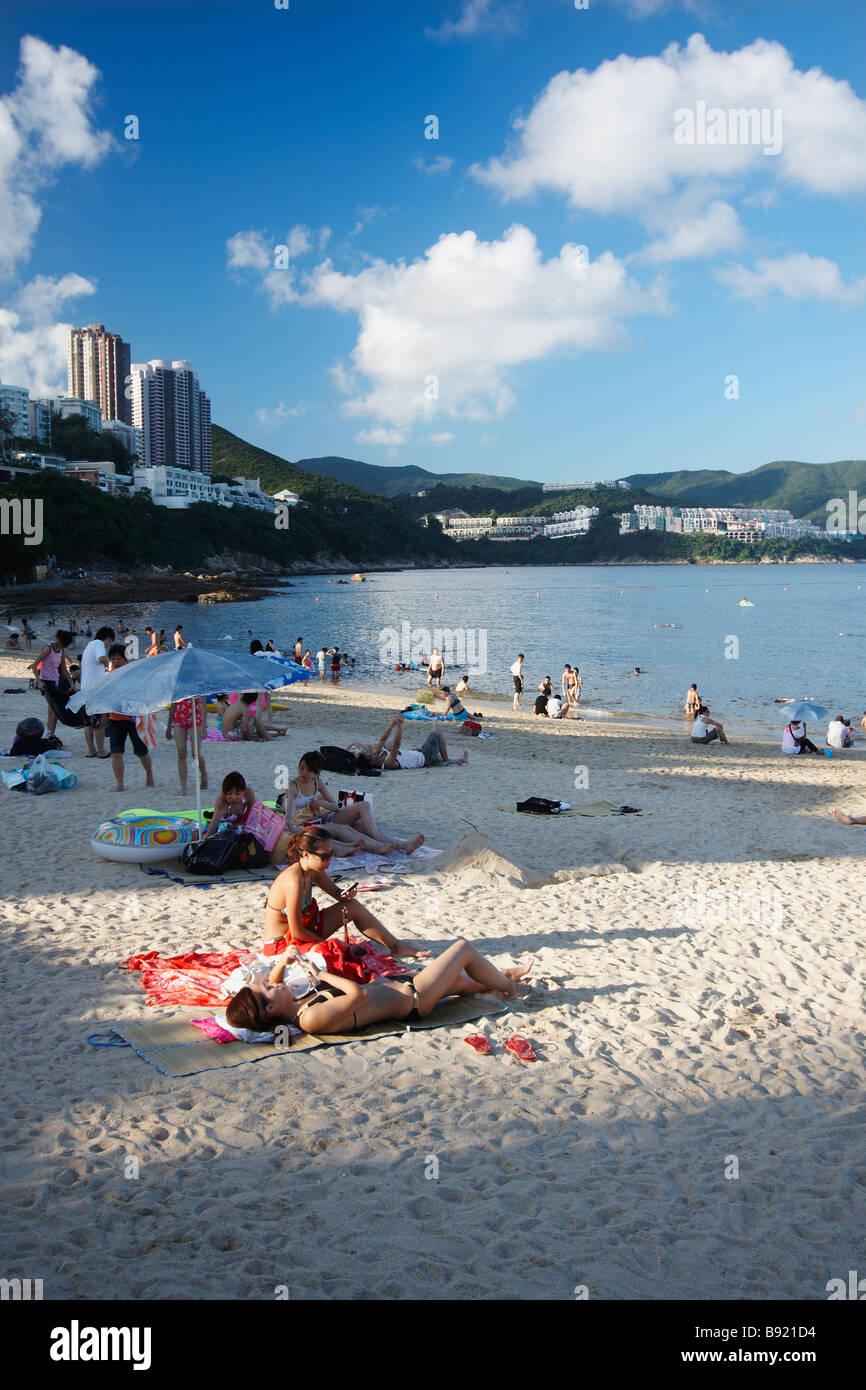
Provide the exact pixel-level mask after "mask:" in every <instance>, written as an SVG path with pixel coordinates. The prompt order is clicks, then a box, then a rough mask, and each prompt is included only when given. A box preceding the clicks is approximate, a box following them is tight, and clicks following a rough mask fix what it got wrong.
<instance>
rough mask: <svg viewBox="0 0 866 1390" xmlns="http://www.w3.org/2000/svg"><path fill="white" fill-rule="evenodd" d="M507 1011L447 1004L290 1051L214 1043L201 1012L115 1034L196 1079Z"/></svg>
mask: <svg viewBox="0 0 866 1390" xmlns="http://www.w3.org/2000/svg"><path fill="white" fill-rule="evenodd" d="M507 1007H508V1006H507V1004H501V1003H496V1002H495V1001H493V1000H490V999H481V998H479V997H478V996H476V997H475V998H470V997H468V996H464V997H461V998H454V999H444V1000H443V1001H442V1002H441V1003H440V1004H437V1005H436V1008H435V1009H434V1010H433V1012H432V1013H431V1014H429V1015H428V1017H427V1018H423V1019H419V1020H418V1021H417V1022H416V1023H406V1022H405V1020H403V1019H386V1020H385V1021H384V1022H382V1023H371V1024H370V1025H369V1026H368V1027H367V1028H360V1029H358V1031H357V1032H356V1033H329V1034H327V1036H322V1037H317V1036H313V1035H311V1034H308V1033H303V1034H302V1035H301V1036H300V1037H295V1038H293V1039H292V1042H291V1045H290V1046H289V1047H275V1046H273V1044H271V1043H242V1042H233V1043H218V1042H213V1041H211V1039H210V1038H204V1037H203V1036H202V1034H201V1033H199V1032H198V1030H197V1029H195V1028H192V1027H191V1026H190V1019H191V1018H201V1017H202V1009H201V1008H198V1009H184V1010H183V1012H182V1013H179V1014H176V1015H175V1017H174V1018H159V1019H153V1020H148V1021H147V1022H145V1023H119V1024H117V1026H116V1027H115V1028H113V1029H112V1030H111V1032H112V1035H113V1036H114V1037H115V1038H118V1039H122V1040H123V1042H124V1043H126V1044H127V1045H128V1046H129V1047H131V1048H132V1049H133V1050H134V1051H135V1052H137V1053H138V1055H139V1057H143V1058H144V1060H145V1062H150V1065H151V1066H152V1067H156V1069H157V1071H160V1072H162V1074H163V1076H195V1075H196V1073H197V1072H202V1071H218V1070H222V1069H224V1068H226V1067H241V1066H243V1065H244V1063H245V1062H263V1061H264V1060H265V1059H266V1058H268V1057H284V1056H286V1055H287V1054H289V1055H291V1054H292V1053H296V1052H297V1053H301V1052H310V1051H312V1049H313V1048H315V1047H333V1046H336V1045H337V1044H342V1043H357V1042H369V1041H370V1040H371V1039H372V1038H386V1037H388V1036H389V1035H390V1034H392V1033H405V1032H408V1031H409V1029H411V1030H412V1031H413V1032H414V1031H416V1030H420V1029H426V1028H447V1027H451V1026H454V1025H462V1024H464V1023H472V1022H474V1021H475V1020H476V1019H478V1018H488V1017H490V1016H491V1015H494V1014H499V1013H503V1012H504V1011H505V1010H506V1009H507ZM204 1012H205V1013H207V1012H208V1011H207V1010H205V1011H204ZM94 1036H96V1035H94Z"/></svg>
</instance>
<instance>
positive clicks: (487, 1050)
mask: <svg viewBox="0 0 866 1390" xmlns="http://www.w3.org/2000/svg"><path fill="white" fill-rule="evenodd" d="M463 1041H464V1042H465V1043H468V1044H469V1046H470V1047H473V1048H474V1049H475V1051H476V1052H480V1053H481V1056H482V1057H492V1056H493V1048H492V1047H491V1046H490V1043H489V1041H488V1040H487V1038H485V1036H484V1034H483V1033H470V1034H469V1037H468V1038H464V1039H463Z"/></svg>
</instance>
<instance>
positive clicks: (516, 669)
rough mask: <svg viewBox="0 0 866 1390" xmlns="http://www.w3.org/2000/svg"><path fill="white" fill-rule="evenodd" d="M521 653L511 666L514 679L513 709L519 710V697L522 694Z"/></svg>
mask: <svg viewBox="0 0 866 1390" xmlns="http://www.w3.org/2000/svg"><path fill="white" fill-rule="evenodd" d="M523 659H524V658H523V652H520V653H519V655H518V657H517V660H516V661H515V662H514V663H513V665H512V666H511V674H512V676H513V678H514V708H515V709H520V697H521V695H522V694H523Z"/></svg>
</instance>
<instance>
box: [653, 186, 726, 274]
mask: <svg viewBox="0 0 866 1390" xmlns="http://www.w3.org/2000/svg"><path fill="white" fill-rule="evenodd" d="M658 221H659V223H660V224H661V226H664V235H663V236H661V237H660V238H659V239H658V240H657V241H654V242H651V243H650V245H649V246H647V247H645V249H644V250H643V251H641V252H640V254H639V256H638V257H636V258H635V259H639V260H643V261H649V262H650V263H651V264H656V265H657V264H660V263H661V262H663V261H679V260H695V259H696V258H697V257H699V256H716V255H718V254H719V252H720V251H736V250H737V248H738V247H739V246H740V245H741V244H742V241H743V229H742V226H741V225H740V219H739V217H738V216H737V214H736V212H735V211H734V209H733V208H732V207H731V205H730V203H724V202H719V201H716V202H713V203H709V204H708V205H707V206H706V207H704V208H701V209H700V211H698V212H696V213H694V214H693V215H689V214H688V213H687V212H685V211H684V210H682V209H678V208H677V207H676V206H674V207H673V208H671V209H666V212H665V216H664V217H660V218H659V219H658ZM661 226H660V229H661Z"/></svg>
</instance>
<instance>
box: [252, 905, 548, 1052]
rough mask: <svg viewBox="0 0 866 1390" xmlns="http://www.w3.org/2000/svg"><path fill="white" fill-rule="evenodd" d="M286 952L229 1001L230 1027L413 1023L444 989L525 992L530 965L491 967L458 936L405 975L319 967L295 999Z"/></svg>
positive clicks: (310, 1029) (306, 1028)
mask: <svg viewBox="0 0 866 1390" xmlns="http://www.w3.org/2000/svg"><path fill="white" fill-rule="evenodd" d="M328 911H333V909H331V908H329V909H328ZM291 955H292V953H291V951H286V952H285V953H284V954H282V955H281V956H280V959H279V960H278V961H277V963H276V964H275V966H274V968H273V970H272V971H271V973H270V975H269V976H268V978H267V980H266V981H264V982H263V983H262V984H260V985H256V986H254V987H252V988H251V987H249V986H247V987H245V988H244V989H242V990H240V991H239V992H238V993H237V994H236V995H235V996H234V998H233V999H231V1000H230V1001H229V1005H228V1008H227V1009H226V1018H227V1019H228V1021H229V1023H230V1024H231V1025H232V1027H233V1028H250V1029H253V1030H254V1031H255V1032H257V1033H270V1032H273V1031H274V1029H275V1028H276V1027H277V1026H278V1024H280V1023H293V1024H294V1025H295V1026H296V1027H297V1028H300V1029H301V1030H302V1031H303V1032H304V1033H350V1032H352V1031H353V1030H354V1029H356V1028H364V1027H365V1026H366V1025H367V1024H368V1023H381V1022H382V1021H383V1020H384V1019H389V1018H396V1019H400V1020H401V1021H402V1022H404V1023H414V1022H417V1021H418V1020H419V1019H422V1018H426V1017H427V1015H428V1014H429V1013H432V1011H433V1009H434V1008H435V1007H436V1005H437V1004H438V1003H439V1000H440V999H444V998H445V996H446V995H449V994H487V993H489V992H490V991H491V990H496V991H497V992H498V993H499V994H501V995H502V997H503V998H504V999H516V998H518V996H520V995H522V994H525V993H526V992H527V989H528V986H526V985H523V984H521V983H520V981H521V980H522V979H523V977H524V976H526V975H528V974H529V972H530V970H531V969H532V963H531V962H530V963H529V964H528V965H515V966H511V967H510V968H509V969H508V970H504V971H503V970H497V968H496V966H495V965H493V964H491V962H490V961H489V960H486V959H485V957H484V956H482V955H481V953H480V951H477V950H476V949H475V947H474V946H470V944H469V942H468V941H463V940H460V941H455V942H454V944H453V945H452V946H449V947H448V949H447V951H443V953H442V955H441V956H439V957H438V958H437V959H436V960H434V961H431V962H430V964H429V965H425V966H424V968H423V970H419V971H418V974H417V975H413V976H412V978H411V979H410V980H406V981H402V980H388V979H378V980H373V981H372V982H371V983H370V984H368V985H357V984H355V982H354V981H353V980H345V979H343V977H342V976H340V975H331V974H328V973H327V972H325V971H322V972H321V973H319V974H318V976H317V979H318V985H319V987H318V989H316V990H315V992H314V993H312V994H308V995H305V996H304V997H302V998H301V999H296V998H295V996H294V995H293V993H292V991H291V989H290V988H289V987H288V985H285V984H283V972H284V970H285V968H286V965H287V964H288V963H289V960H290V958H291Z"/></svg>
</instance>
